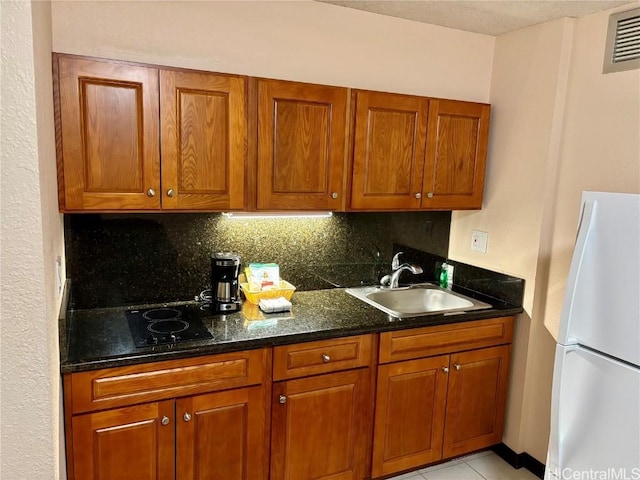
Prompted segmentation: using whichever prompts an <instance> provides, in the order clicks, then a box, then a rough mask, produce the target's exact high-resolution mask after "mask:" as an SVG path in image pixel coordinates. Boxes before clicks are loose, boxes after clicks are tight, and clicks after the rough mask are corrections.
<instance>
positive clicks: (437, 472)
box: [388, 451, 539, 480]
mask: <svg viewBox="0 0 640 480" xmlns="http://www.w3.org/2000/svg"><path fill="white" fill-rule="evenodd" d="M388 480H539V479H538V477H536V476H535V475H534V474H533V473H531V472H530V471H529V470H527V469H525V468H520V469H518V470H516V469H515V468H513V467H512V466H511V465H509V464H508V463H507V462H505V461H504V460H502V459H501V458H500V457H499V456H498V455H496V454H495V453H493V452H492V451H485V452H478V453H474V454H471V455H467V456H466V457H460V458H456V459H455V460H451V461H449V462H446V463H441V464H440V465H434V466H432V467H427V468H422V469H420V470H416V471H413V472H409V473H405V474H403V475H398V476H397V477H391V478H389V479H388Z"/></svg>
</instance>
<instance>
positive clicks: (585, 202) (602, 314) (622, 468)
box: [545, 192, 640, 480]
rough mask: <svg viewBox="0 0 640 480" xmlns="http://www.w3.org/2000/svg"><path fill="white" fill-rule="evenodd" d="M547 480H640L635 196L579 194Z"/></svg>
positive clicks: (639, 214)
mask: <svg viewBox="0 0 640 480" xmlns="http://www.w3.org/2000/svg"><path fill="white" fill-rule="evenodd" d="M545 478H546V479H549V480H552V479H553V480H555V479H559V480H564V479H575V478H577V479H603V480H608V479H612V480H617V479H620V480H640V195H632V194H620V193H602V192H583V194H582V209H581V214H580V222H579V227H578V236H577V240H576V245H575V249H574V252H573V258H572V261H571V267H570V270H569V277H568V281H567V290H566V294H565V298H564V304H563V309H562V318H561V322H560V330H559V332H558V343H557V345H556V356H555V364H554V372H553V389H552V406H551V436H550V439H549V451H548V454H547V465H546V471H545Z"/></svg>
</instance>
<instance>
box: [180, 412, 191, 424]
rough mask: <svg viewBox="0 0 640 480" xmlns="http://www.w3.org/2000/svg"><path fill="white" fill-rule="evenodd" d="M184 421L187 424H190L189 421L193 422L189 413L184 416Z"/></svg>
mask: <svg viewBox="0 0 640 480" xmlns="http://www.w3.org/2000/svg"><path fill="white" fill-rule="evenodd" d="M182 419H183V420H184V421H185V422H188V421H189V420H191V414H190V413H189V412H184V415H183V416H182Z"/></svg>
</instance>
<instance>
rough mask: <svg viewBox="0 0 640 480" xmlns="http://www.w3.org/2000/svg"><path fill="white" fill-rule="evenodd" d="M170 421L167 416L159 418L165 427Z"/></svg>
mask: <svg viewBox="0 0 640 480" xmlns="http://www.w3.org/2000/svg"><path fill="white" fill-rule="evenodd" d="M170 421H171V420H169V417H167V416H166V415H165V416H164V417H162V420H160V423H161V424H162V425H164V426H165V427H166V426H167V425H169V422H170Z"/></svg>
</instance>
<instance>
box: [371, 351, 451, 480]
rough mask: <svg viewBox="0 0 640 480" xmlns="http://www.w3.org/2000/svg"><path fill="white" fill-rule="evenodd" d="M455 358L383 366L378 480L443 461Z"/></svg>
mask: <svg viewBox="0 0 640 480" xmlns="http://www.w3.org/2000/svg"><path fill="white" fill-rule="evenodd" d="M448 366H449V356H448V355H442V356H439V357H430V358H423V359H420V360H411V361H406V362H399V363H391V364H388V365H381V366H380V367H379V368H378V390H377V394H376V414H375V423H374V439H373V471H372V476H373V477H379V476H382V475H389V474H392V473H396V472H400V471H403V470H407V469H410V468H414V467H418V466H420V465H424V464H426V463H429V462H435V461H436V460H439V459H440V458H441V457H442V434H443V428H444V412H445V401H446V396H447V379H448V375H447V373H446V368H447V367H448Z"/></svg>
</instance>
